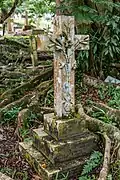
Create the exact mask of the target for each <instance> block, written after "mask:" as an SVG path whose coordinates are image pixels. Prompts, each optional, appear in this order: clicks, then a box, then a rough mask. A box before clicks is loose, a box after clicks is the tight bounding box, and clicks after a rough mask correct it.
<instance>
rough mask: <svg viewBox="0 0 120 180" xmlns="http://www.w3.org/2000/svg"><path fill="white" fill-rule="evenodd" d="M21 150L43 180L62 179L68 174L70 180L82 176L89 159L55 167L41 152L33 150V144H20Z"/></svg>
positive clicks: (68, 162)
mask: <svg viewBox="0 0 120 180" xmlns="http://www.w3.org/2000/svg"><path fill="white" fill-rule="evenodd" d="M19 148H20V151H21V153H22V154H23V156H24V157H25V159H26V160H27V162H28V163H29V164H30V165H31V166H32V167H33V168H34V170H35V171H36V172H37V173H38V174H39V175H40V177H41V178H42V180H55V179H56V177H57V176H58V178H61V177H62V173H63V174H64V175H65V174H67V173H68V178H71V177H73V176H74V177H75V176H76V175H78V174H80V173H81V171H82V168H83V165H84V163H85V162H86V160H87V158H81V159H79V158H78V159H76V160H73V161H67V162H65V163H62V164H59V165H58V166H54V165H53V164H51V163H50V161H48V160H47V159H46V158H45V157H44V156H43V155H42V154H41V153H40V152H39V151H37V150H36V149H34V148H33V146H32V142H25V143H20V144H19Z"/></svg>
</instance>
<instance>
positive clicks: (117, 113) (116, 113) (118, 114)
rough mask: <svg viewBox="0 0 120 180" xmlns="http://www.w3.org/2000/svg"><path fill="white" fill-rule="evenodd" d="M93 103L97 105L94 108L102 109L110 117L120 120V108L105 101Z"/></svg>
mask: <svg viewBox="0 0 120 180" xmlns="http://www.w3.org/2000/svg"><path fill="white" fill-rule="evenodd" d="M93 104H94V105H95V106H94V109H97V108H99V109H102V110H103V111H104V112H105V113H106V114H107V116H108V117H110V118H112V119H114V120H115V121H116V122H118V121H119V122H120V110H118V109H114V108H111V107H109V106H107V105H106V104H103V103H97V102H93Z"/></svg>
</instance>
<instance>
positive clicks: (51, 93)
mask: <svg viewBox="0 0 120 180" xmlns="http://www.w3.org/2000/svg"><path fill="white" fill-rule="evenodd" d="M53 103H54V90H53V87H52V88H51V89H50V90H49V91H48V92H47V95H46V97H45V101H44V105H45V106H52V105H53Z"/></svg>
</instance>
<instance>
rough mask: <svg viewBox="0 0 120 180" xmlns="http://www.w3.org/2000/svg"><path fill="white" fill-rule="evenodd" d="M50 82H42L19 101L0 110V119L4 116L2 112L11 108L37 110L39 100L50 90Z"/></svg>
mask: <svg viewBox="0 0 120 180" xmlns="http://www.w3.org/2000/svg"><path fill="white" fill-rule="evenodd" d="M52 82H53V81H52V80H49V81H45V82H42V83H41V84H40V85H39V86H37V87H36V89H35V90H34V91H33V92H32V93H29V94H27V95H25V96H23V97H22V98H20V99H19V100H16V101H14V102H12V103H10V104H8V105H6V106H5V107H3V108H1V110H0V117H2V115H3V114H4V112H6V111H8V110H10V109H11V108H13V107H16V106H20V107H22V108H26V107H28V108H29V109H31V110H32V111H33V110H35V111H36V110H37V109H38V108H37V106H39V103H40V98H43V97H45V95H46V93H47V92H48V90H49V89H50V88H51V84H52Z"/></svg>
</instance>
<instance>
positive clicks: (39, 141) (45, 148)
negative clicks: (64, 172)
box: [33, 128, 97, 165]
mask: <svg viewBox="0 0 120 180" xmlns="http://www.w3.org/2000/svg"><path fill="white" fill-rule="evenodd" d="M96 141H97V137H96V136H95V135H93V134H92V133H90V132H89V131H88V132H85V133H83V134H81V136H77V137H74V139H72V138H71V140H66V141H65V140H64V141H63V140H61V141H56V140H55V139H53V138H52V137H51V136H49V135H48V134H47V133H45V132H44V131H43V128H38V129H34V130H33V146H34V147H35V148H36V149H37V150H38V151H40V152H41V153H42V154H44V156H45V157H46V158H48V160H50V161H51V162H52V163H53V164H56V165H57V164H58V163H61V162H64V161H68V160H72V159H75V158H77V157H83V156H87V155H89V154H91V152H92V151H93V149H94V150H95V149H97V143H96Z"/></svg>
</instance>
